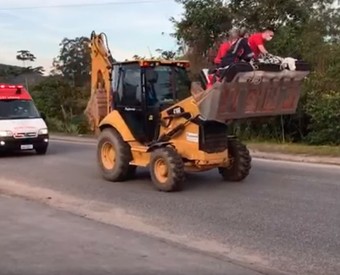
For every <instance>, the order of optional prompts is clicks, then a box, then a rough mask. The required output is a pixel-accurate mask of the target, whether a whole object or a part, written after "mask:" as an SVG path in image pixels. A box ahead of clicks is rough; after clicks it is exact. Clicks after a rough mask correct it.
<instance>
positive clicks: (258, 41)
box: [248, 28, 274, 58]
mask: <svg viewBox="0 0 340 275" xmlns="http://www.w3.org/2000/svg"><path fill="white" fill-rule="evenodd" d="M273 37H274V30H273V29H272V28H266V29H265V30H264V31H263V32H257V33H254V34H252V35H250V37H249V38H248V43H249V46H250V48H251V50H252V51H253V53H254V58H258V57H259V55H260V54H267V53H268V51H267V50H266V48H265V47H264V44H265V42H267V41H270V40H272V39H273Z"/></svg>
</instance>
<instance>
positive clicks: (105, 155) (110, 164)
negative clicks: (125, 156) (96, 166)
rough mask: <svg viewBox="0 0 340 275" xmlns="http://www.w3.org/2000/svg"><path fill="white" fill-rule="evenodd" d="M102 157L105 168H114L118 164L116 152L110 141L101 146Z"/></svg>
mask: <svg viewBox="0 0 340 275" xmlns="http://www.w3.org/2000/svg"><path fill="white" fill-rule="evenodd" d="M101 158H102V163H103V165H104V167H105V169H108V170H110V169H113V168H114V166H115V164H116V152H115V150H114V148H113V145H112V144H111V143H109V142H106V143H104V144H103V146H102V148H101Z"/></svg>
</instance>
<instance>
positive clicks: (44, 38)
mask: <svg viewBox="0 0 340 275" xmlns="http://www.w3.org/2000/svg"><path fill="white" fill-rule="evenodd" d="M93 4H95V5H93ZM101 4H102V5H101ZM69 5H73V6H72V7H71V6H69ZM53 6H54V7H53ZM66 6H68V7H66ZM42 7H43V8H42ZM181 13H182V7H181V6H180V5H179V4H177V3H176V2H175V1H174V0H25V1H23V0H0V29H1V44H0V63H5V64H10V65H22V62H21V61H18V60H16V54H17V51H18V50H29V51H30V52H31V53H33V54H34V55H35V56H36V57H37V59H36V60H35V62H34V63H33V64H30V65H32V66H43V67H44V68H45V70H46V71H47V72H49V71H50V70H51V66H52V61H53V58H54V57H56V56H58V54H59V49H60V48H59V43H60V42H61V40H62V39H63V38H64V37H67V38H75V37H79V36H87V37H89V36H90V34H91V32H92V31H93V30H94V31H95V32H96V33H100V32H104V33H106V35H107V38H108V42H109V47H110V50H111V53H112V55H113V57H114V58H115V59H117V60H125V59H126V58H127V59H130V58H132V56H133V55H135V54H138V55H140V56H147V57H149V56H150V51H151V53H152V54H156V52H155V50H156V49H158V48H160V49H164V50H175V49H176V41H175V40H174V38H172V37H170V36H169V34H170V33H172V32H173V25H172V23H171V22H170V21H169V18H170V17H172V16H173V17H175V18H180V16H181ZM162 32H164V34H162Z"/></svg>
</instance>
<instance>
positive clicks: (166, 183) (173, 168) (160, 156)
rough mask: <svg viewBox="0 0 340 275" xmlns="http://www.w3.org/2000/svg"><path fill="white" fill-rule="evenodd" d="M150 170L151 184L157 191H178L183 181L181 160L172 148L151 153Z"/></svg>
mask: <svg viewBox="0 0 340 275" xmlns="http://www.w3.org/2000/svg"><path fill="white" fill-rule="evenodd" d="M150 170H151V171H150V173H151V179H152V182H153V183H154V185H155V187H156V188H157V189H158V190H159V191H163V192H171V191H178V190H180V189H181V184H182V182H183V181H184V180H185V173H184V163H183V160H182V158H181V156H180V155H179V154H178V153H177V152H176V151H175V150H174V149H173V148H172V147H164V148H159V149H156V150H155V151H154V152H152V154H151V160H150Z"/></svg>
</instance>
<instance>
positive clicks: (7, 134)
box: [0, 131, 13, 137]
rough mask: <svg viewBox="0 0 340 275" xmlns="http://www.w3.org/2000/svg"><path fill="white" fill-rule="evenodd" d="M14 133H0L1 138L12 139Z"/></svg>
mask: <svg viewBox="0 0 340 275" xmlns="http://www.w3.org/2000/svg"><path fill="white" fill-rule="evenodd" d="M11 136H13V133H12V132H11V131H0V137H11Z"/></svg>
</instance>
